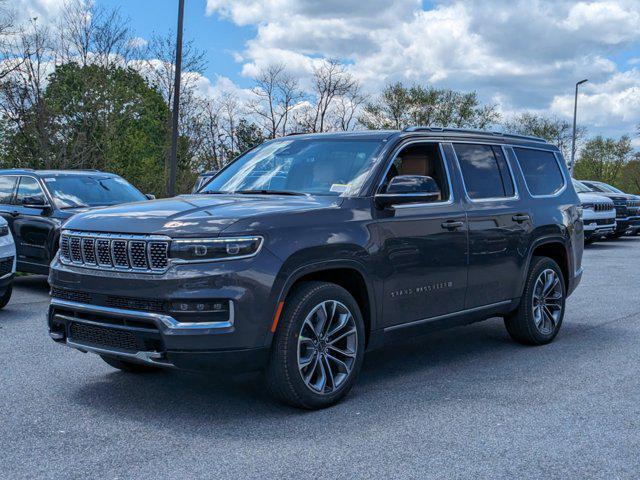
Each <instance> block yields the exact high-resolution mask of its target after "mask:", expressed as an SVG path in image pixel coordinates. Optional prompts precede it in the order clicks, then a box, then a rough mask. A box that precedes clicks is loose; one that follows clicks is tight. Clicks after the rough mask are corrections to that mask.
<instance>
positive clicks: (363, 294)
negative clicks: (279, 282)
mask: <svg viewBox="0 0 640 480" xmlns="http://www.w3.org/2000/svg"><path fill="white" fill-rule="evenodd" d="M312 280H315V281H325V282H329V283H335V284H336V285H339V286H341V287H342V288H344V289H345V290H347V291H348V292H349V293H350V294H351V295H352V296H353V297H354V299H355V300H356V302H357V303H358V306H359V307H360V312H361V313H362V317H363V321H364V324H365V331H366V338H365V341H366V343H368V341H369V336H370V333H371V331H372V330H373V329H374V328H375V325H376V318H377V315H376V312H377V308H376V302H375V295H374V289H373V285H372V284H371V282H370V280H369V278H368V275H367V273H366V270H365V268H364V266H363V265H362V264H360V263H359V262H357V261H354V260H332V261H327V262H320V263H314V264H310V265H304V266H301V267H299V268H297V269H296V270H295V271H294V272H293V273H291V274H290V275H289V276H288V278H287V280H286V281H285V283H284V285H283V287H282V288H281V290H280V294H279V296H278V299H277V302H276V307H275V311H274V312H273V316H272V318H273V319H274V325H273V326H274V328H272V335H271V337H273V333H274V332H275V330H276V329H277V320H279V318H277V317H279V314H280V313H281V307H280V305H281V304H283V302H285V301H286V299H287V297H288V296H289V294H290V293H291V292H292V290H293V289H294V288H295V287H296V285H299V284H300V283H301V282H305V281H312ZM271 339H272V338H271Z"/></svg>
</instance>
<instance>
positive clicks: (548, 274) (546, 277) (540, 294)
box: [532, 268, 563, 335]
mask: <svg viewBox="0 0 640 480" xmlns="http://www.w3.org/2000/svg"><path fill="white" fill-rule="evenodd" d="M562 302H563V291H562V284H561V281H560V277H559V275H558V274H557V273H556V272H555V270H553V269H551V268H547V269H545V270H543V271H542V272H541V273H540V275H539V276H538V278H537V280H536V283H535V286H534V288H533V305H532V308H533V320H534V323H535V325H536V328H537V329H538V331H539V332H540V333H542V334H544V335H550V334H551V333H553V332H554V330H555V328H556V326H557V325H558V323H559V322H560V320H561V317H562Z"/></svg>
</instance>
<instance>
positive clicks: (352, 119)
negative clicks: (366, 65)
mask: <svg viewBox="0 0 640 480" xmlns="http://www.w3.org/2000/svg"><path fill="white" fill-rule="evenodd" d="M367 99H368V96H367V95H365V94H363V93H362V88H361V87H360V85H359V84H358V83H355V84H354V85H353V87H352V88H351V89H350V90H349V91H348V92H347V93H346V94H345V95H342V96H340V97H338V99H337V100H336V107H335V113H334V116H335V129H336V130H342V131H343V132H346V131H349V130H353V129H354V128H355V126H356V124H357V115H358V112H359V111H360V109H361V107H362V106H363V105H364V103H365V102H366V101H367Z"/></svg>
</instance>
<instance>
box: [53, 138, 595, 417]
mask: <svg viewBox="0 0 640 480" xmlns="http://www.w3.org/2000/svg"><path fill="white" fill-rule="evenodd" d="M579 205H580V202H579V199H578V197H577V195H576V193H575V191H574V189H573V186H572V184H571V182H570V179H569V174H568V172H567V170H566V167H565V163H564V161H563V159H562V156H561V154H560V153H559V152H558V150H557V148H555V147H554V146H552V145H549V144H547V143H546V142H545V141H543V140H540V139H537V138H530V137H521V136H508V135H500V134H492V133H484V132H475V131H463V130H450V129H436V128H424V127H412V128H407V129H405V130H403V131H401V132H398V131H375V132H355V133H339V134H338V133H336V134H319V135H318V134H316V135H297V136H290V137H285V138H281V139H276V140H272V141H269V142H267V143H264V144H263V145H261V146H259V147H257V148H255V149H253V150H251V151H249V152H247V153H246V154H244V155H243V156H241V157H240V158H238V159H237V160H236V161H235V162H233V163H231V164H230V165H228V166H227V167H226V168H225V169H223V170H222V171H220V172H219V173H218V175H216V177H215V178H214V179H213V180H211V181H210V182H209V183H208V184H207V185H206V186H205V187H204V189H203V190H201V191H200V192H199V193H198V194H196V195H186V196H180V197H176V198H170V199H165V200H156V201H151V202H140V203H132V204H127V205H123V206H117V207H111V208H105V209H102V210H97V211H91V212H87V213H82V214H79V215H76V216H74V217H73V218H72V219H70V220H69V221H68V222H67V224H66V225H65V230H64V231H63V232H62V235H61V240H60V251H59V255H58V256H57V257H56V258H55V259H54V261H53V263H52V265H51V270H50V275H49V281H50V284H51V295H52V300H51V306H50V309H49V329H50V335H51V337H52V338H53V339H54V340H55V341H57V342H60V343H62V344H66V345H67V346H69V347H73V348H75V349H78V350H80V351H83V352H93V353H96V354H98V355H100V356H101V357H102V358H103V359H104V360H105V361H106V362H107V363H108V364H110V365H112V366H114V367H116V368H119V369H121V370H124V371H129V372H142V371H148V370H153V369H158V368H180V369H189V370H217V371H231V370H254V369H261V370H264V372H265V374H266V379H267V382H266V383H267V386H268V388H269V389H270V391H271V392H272V393H273V394H274V395H275V396H277V397H278V398H280V399H282V400H284V401H286V402H288V403H290V404H293V405H296V406H299V407H304V408H320V407H324V406H328V405H331V404H333V403H335V402H336V401H338V400H339V399H340V398H342V397H343V396H344V395H345V394H346V393H347V392H348V391H349V390H350V389H351V387H352V386H353V384H354V382H355V380H356V377H357V375H358V372H359V370H360V366H361V365H362V360H363V355H364V352H365V350H366V349H372V348H375V347H378V346H380V345H383V344H384V343H386V342H388V341H391V340H395V339H399V338H406V337H410V336H414V335H416V334H419V333H424V332H429V331H434V330H438V329H443V328H448V327H452V326H456V325H462V324H468V323H472V322H476V321H479V320H484V319H487V318H490V317H496V316H500V317H504V319H505V324H506V327H507V330H508V332H509V334H510V335H511V336H512V337H513V338H514V339H515V340H516V341H518V342H521V343H524V344H532V345H540V344H545V343H548V342H550V341H551V340H553V338H554V337H555V336H556V334H557V333H558V331H559V329H560V326H561V324H562V319H563V316H564V309H565V300H566V298H567V296H568V295H569V294H571V292H572V291H573V290H574V289H575V288H576V286H577V285H578V283H579V281H580V278H581V274H582V267H581V258H582V249H583V244H584V233H583V225H582V219H581V209H580V208H579Z"/></svg>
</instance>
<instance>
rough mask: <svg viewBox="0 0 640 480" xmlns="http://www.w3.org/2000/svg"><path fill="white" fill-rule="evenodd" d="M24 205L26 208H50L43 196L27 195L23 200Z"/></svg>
mask: <svg viewBox="0 0 640 480" xmlns="http://www.w3.org/2000/svg"><path fill="white" fill-rule="evenodd" d="M22 206H23V207H25V208H48V207H49V204H48V203H47V201H46V200H45V199H44V198H42V197H26V198H25V199H24V200H22Z"/></svg>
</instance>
